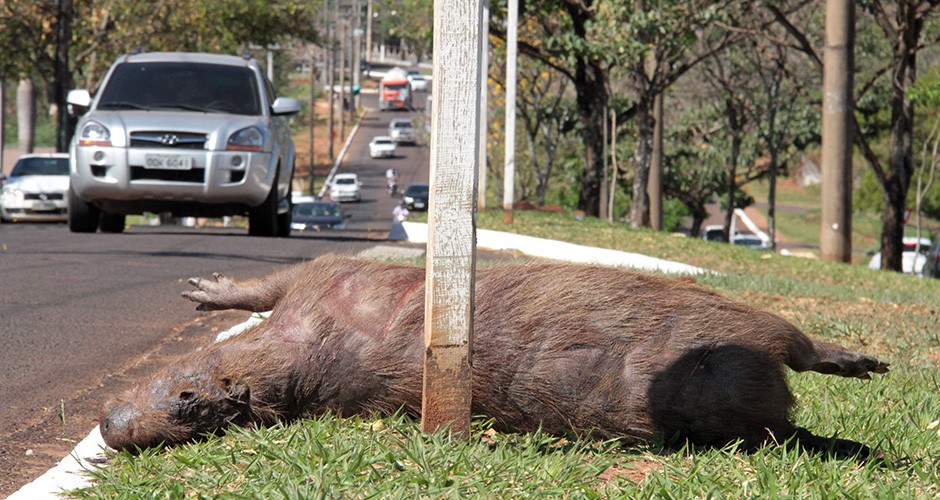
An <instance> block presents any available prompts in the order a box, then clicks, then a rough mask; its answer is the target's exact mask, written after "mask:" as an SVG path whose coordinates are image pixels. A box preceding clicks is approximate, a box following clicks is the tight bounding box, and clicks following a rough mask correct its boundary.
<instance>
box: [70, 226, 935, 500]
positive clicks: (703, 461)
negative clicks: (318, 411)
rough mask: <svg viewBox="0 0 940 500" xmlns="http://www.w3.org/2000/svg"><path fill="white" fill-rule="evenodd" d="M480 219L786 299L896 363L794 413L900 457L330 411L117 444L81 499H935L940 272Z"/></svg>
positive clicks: (800, 397)
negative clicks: (426, 424) (690, 444)
mask: <svg viewBox="0 0 940 500" xmlns="http://www.w3.org/2000/svg"><path fill="white" fill-rule="evenodd" d="M478 221H479V222H478V224H479V227H481V228H488V229H496V230H502V231H511V232H520V233H525V234H530V235H533V236H540V237H545V238H552V239H559V240H566V241H571V242H575V243H581V244H585V245H592V246H603V247H610V248H617V249H622V250H626V251H632V252H640V253H644V254H647V255H653V256H658V257H663V258H668V259H671V260H677V261H683V262H688V263H690V264H693V265H698V266H702V267H705V268H708V269H712V270H714V271H718V272H717V273H713V274H707V275H701V276H697V277H695V279H696V280H697V281H698V282H699V283H700V284H701V285H703V286H706V287H709V288H713V289H717V290H719V291H720V292H722V293H723V294H725V295H728V296H730V297H732V298H734V299H737V300H741V301H744V302H747V303H750V304H753V305H756V306H758V307H761V308H763V309H766V310H769V311H772V312H775V313H777V314H779V315H781V316H783V317H785V318H787V319H789V320H790V321H792V322H794V323H795V324H796V325H798V326H800V327H801V328H803V329H804V330H805V331H807V332H808V333H810V334H811V335H813V336H815V337H817V338H820V339H823V340H827V341H832V342H836V343H839V344H842V345H846V346H849V347H852V348H857V349H861V350H864V351H865V352H868V353H871V354H874V355H877V356H878V357H880V358H882V359H883V360H885V361H888V362H890V363H891V373H889V374H887V375H886V376H883V377H882V376H876V378H875V379H873V380H871V381H859V380H855V379H851V380H849V379H841V378H838V377H830V376H825V375H820V374H815V373H809V374H792V375H791V376H790V381H791V387H792V390H793V392H794V394H795V395H796V398H797V401H798V407H797V409H796V411H795V413H794V415H793V417H794V421H795V422H796V423H797V424H798V425H800V426H803V427H806V428H808V429H810V430H812V431H813V432H815V433H816V434H819V435H825V436H834V435H837V436H839V437H843V438H849V439H853V440H857V441H861V442H863V443H866V444H868V445H870V446H872V447H874V448H877V449H879V450H881V451H882V452H884V454H885V455H886V457H887V459H888V463H887V464H886V465H879V464H876V463H866V464H860V463H858V462H855V461H851V460H832V459H825V458H824V457H821V456H819V455H817V454H812V453H803V452H799V451H797V450H794V449H789V448H785V447H776V446H768V447H764V448H762V449H759V450H757V451H755V452H751V453H745V452H742V451H739V450H737V449H735V448H734V446H729V447H727V448H725V449H691V448H680V449H674V448H664V447H662V446H661V445H660V444H657V443H651V444H648V445H643V446H637V447H629V448H626V447H623V446H620V445H618V444H617V443H611V442H598V441H594V440H591V439H587V438H581V439H577V438H573V437H569V438H567V439H565V438H559V437H552V436H546V435H542V434H538V433H534V434H525V435H517V434H499V433H495V432H493V431H491V430H489V426H488V424H487V422H485V421H477V422H475V424H474V426H473V428H472V430H471V434H470V436H469V437H468V438H467V439H463V438H451V437H448V436H447V435H446V434H434V435H425V434H422V433H421V432H420V430H419V424H418V423H417V422H415V421H413V420H412V419H409V418H406V417H402V416H394V417H388V418H384V419H378V418H374V419H359V418H351V419H339V418H332V417H319V418H316V419H313V420H305V421H300V422H295V423H291V424H284V425H278V426H276V427H274V428H271V429H254V428H252V429H236V430H234V431H232V432H230V433H229V434H228V435H226V436H224V437H221V438H210V439H208V440H206V441H204V442H201V443H195V444H190V445H186V446H180V447H176V448H171V449H167V450H150V451H147V452H145V453H143V454H142V455H141V456H138V457H133V456H131V455H128V454H118V455H116V456H115V457H114V459H113V460H112V461H111V463H109V464H108V465H106V466H104V467H103V468H101V469H99V470H97V471H95V472H94V473H93V476H94V479H95V484H94V485H93V486H92V487H90V488H87V489H84V490H79V491H75V492H72V494H73V495H76V496H79V497H83V498H104V497H107V498H114V497H118V498H137V497H141V496H143V497H148V498H149V497H170V498H182V497H203V496H205V497H226V498H232V497H236V498H242V497H248V498H337V497H351V498H415V497H418V498H432V497H433V498H438V497H445V498H455V497H470V498H517V497H536V496H539V497H550V498H556V497H564V498H701V497H727V498H743V497H748V498H765V497H805V498H895V497H900V498H937V497H938V496H940V473H938V471H940V370H938V368H940V366H938V362H940V326H938V325H940V280H929V279H927V280H925V279H916V278H912V277H909V276H903V275H899V274H894V273H887V272H880V271H871V270H868V269H867V268H864V267H863V266H851V265H845V264H834V263H828V262H822V261H819V260H812V259H802V258H796V257H785V256H781V255H777V254H772V253H769V252H756V251H752V250H748V249H745V248H740V247H732V246H728V245H723V244H716V243H709V242H705V241H701V240H698V239H692V238H685V237H679V236H674V235H669V234H663V233H656V232H651V231H646V230H632V229H630V228H628V227H625V226H624V225H622V224H607V223H605V222H601V221H598V220H596V219H590V218H589V219H586V220H583V221H578V220H576V219H575V218H574V217H573V216H569V215H558V214H554V215H549V214H541V213H535V212H516V213H515V222H514V224H512V225H511V226H508V225H506V224H504V223H503V219H502V212H501V211H484V212H481V213H480V214H479V217H478Z"/></svg>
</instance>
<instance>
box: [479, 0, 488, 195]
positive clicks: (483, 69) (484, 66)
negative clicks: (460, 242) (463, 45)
mask: <svg viewBox="0 0 940 500" xmlns="http://www.w3.org/2000/svg"><path fill="white" fill-rule="evenodd" d="M482 4H483V23H482V24H481V25H480V40H481V41H480V131H479V134H480V147H479V151H478V154H479V160H477V161H478V162H479V165H478V167H477V168H479V172H477V210H485V209H486V140H487V138H488V137H489V134H488V133H487V128H486V125H487V123H488V122H489V120H487V113H488V112H489V110H488V109H487V106H488V105H489V103H488V102H487V101H488V98H489V80H490V77H489V68H490V2H489V0H482Z"/></svg>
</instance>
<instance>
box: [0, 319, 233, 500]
mask: <svg viewBox="0 0 940 500" xmlns="http://www.w3.org/2000/svg"><path fill="white" fill-rule="evenodd" d="M247 317H248V313H246V312H244V311H220V312H214V313H208V314H206V315H205V316H202V317H200V318H198V319H196V320H194V321H192V322H190V323H187V324H185V325H181V326H179V327H177V328H174V329H173V330H171V331H170V333H169V334H168V335H167V336H166V337H165V338H164V339H163V340H162V341H160V343H159V344H157V345H156V346H155V347H154V348H153V349H151V350H150V351H149V352H146V353H144V354H143V355H141V356H140V357H138V358H136V359H134V360H132V361H130V362H129V363H128V364H127V365H125V367H124V368H123V369H122V370H120V371H119V372H118V373H114V374H111V375H107V376H106V377H104V378H103V379H101V380H99V381H97V383H96V382H95V379H96V378H97V377H99V375H95V374H92V375H91V377H90V378H89V382H90V383H96V385H94V386H90V387H87V388H86V389H85V390H83V391H81V392H80V393H78V394H76V395H75V396H74V397H73V398H71V399H69V400H66V401H62V403H61V404H60V405H59V406H58V407H56V408H44V409H43V411H42V412H41V413H40V414H38V415H36V416H35V418H33V419H31V420H29V423H27V424H26V425H25V426H24V427H22V428H19V429H15V430H13V431H12V432H10V433H9V434H8V435H5V436H0V497H6V496H8V495H10V494H12V493H14V492H15V491H17V490H18V489H20V488H21V487H22V486H23V485H24V484H26V483H29V482H31V481H32V480H34V479H36V478H37V477H39V476H40V475H42V474H43V473H44V472H46V471H47V470H48V469H50V468H51V467H53V466H55V465H56V464H57V463H58V462H59V461H60V460H62V459H63V458H64V457H66V456H67V455H68V454H69V453H70V452H71V451H72V449H73V448H74V447H75V445H76V444H78V442H79V441H81V440H82V439H84V438H85V436H87V435H88V432H89V431H91V429H93V428H94V427H95V426H96V425H98V419H99V418H100V417H101V411H102V408H103V407H104V405H105V404H106V403H107V401H108V400H109V399H110V398H111V397H113V396H114V395H116V394H119V393H121V392H123V391H125V390H127V389H128V388H130V387H131V386H132V385H133V384H134V383H136V382H138V381H140V380H142V379H143V378H144V377H146V376H147V375H149V374H150V373H153V372H154V371H155V370H156V369H157V368H159V367H162V366H165V365H166V364H168V363H169V362H170V361H171V360H173V359H175V358H177V357H179V356H180V355H182V354H184V353H187V352H190V351H192V350H194V349H198V348H200V347H201V346H203V345H206V343H208V342H209V341H211V340H212V338H214V336H215V334H216V333H218V332H220V331H222V330H225V329H227V328H229V327H230V326H232V325H235V324H238V323H240V322H242V321H244V320H245V319H246V318H247Z"/></svg>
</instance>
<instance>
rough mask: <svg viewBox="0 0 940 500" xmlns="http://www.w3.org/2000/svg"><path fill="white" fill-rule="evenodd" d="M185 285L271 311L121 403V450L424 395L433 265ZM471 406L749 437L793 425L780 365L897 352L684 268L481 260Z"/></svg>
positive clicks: (212, 300)
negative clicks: (809, 328)
mask: <svg viewBox="0 0 940 500" xmlns="http://www.w3.org/2000/svg"><path fill="white" fill-rule="evenodd" d="M189 282H190V283H191V284H192V285H193V286H194V287H195V290H192V291H187V292H183V295H184V296H185V297H188V298H189V299H190V300H192V301H195V302H198V303H200V305H199V306H198V309H200V310H218V309H243V310H247V311H258V312H260V311H268V310H272V311H273V312H272V313H271V316H270V317H269V318H268V319H267V320H265V321H264V322H262V323H260V324H259V325H257V326H255V327H253V328H251V329H250V330H248V331H245V332H244V333H241V334H240V335H238V336H235V337H232V338H230V339H227V340H224V341H221V342H218V343H214V344H212V345H209V346H207V347H206V348H205V349H203V350H200V351H197V352H193V353H192V354H190V355H188V356H186V357H184V358H182V359H180V360H179V361H178V362H177V363H175V364H173V365H171V366H169V367H167V368H166V369H164V370H163V371H161V372H159V373H157V374H156V375H155V376H153V378H152V380H150V381H149V382H147V383H145V384H143V385H141V386H139V387H137V388H135V389H133V390H131V391H130V392H129V393H127V394H125V395H124V397H123V398H122V399H120V400H119V401H118V402H116V403H113V404H112V405H111V406H110V409H109V410H108V412H107V415H106V416H105V417H104V418H103V419H102V420H101V433H102V435H103V436H104V439H105V442H106V443H107V444H108V445H109V446H111V447H113V448H115V449H119V450H120V449H130V450H134V449H135V448H136V447H139V448H145V447H150V446H155V445H158V444H160V443H166V444H174V443H180V442H184V441H188V440H191V439H193V438H196V437H198V436H200V435H202V434H206V433H210V432H213V431H219V430H222V429H224V428H225V427H227V426H228V425H230V424H236V425H245V424H261V425H264V424H271V423H273V422H275V421H278V420H290V419H295V418H298V417H304V416H312V415H317V414H322V413H326V412H329V413H333V414H337V415H342V416H349V415H354V414H371V413H376V412H377V413H392V412H395V411H396V410H399V409H401V408H403V409H404V410H405V411H407V412H409V413H411V414H415V415H417V414H418V413H419V412H420V410H421V388H422V373H423V360H424V285H425V271H424V269H423V268H420V267H414V266H407V265H396V264H390V263H382V262H376V261H369V260H362V259H355V258H346V257H338V256H324V257H320V258H318V259H316V260H313V261H310V262H307V263H304V264H301V265H298V266H295V267H290V268H287V269H285V270H283V271H281V272H278V273H276V274H273V275H271V276H269V277H267V278H265V279H261V280H256V281H247V282H241V283H236V282H234V281H232V280H230V279H228V278H226V277H224V276H221V275H218V274H216V275H215V276H214V277H213V278H212V279H199V278H193V279H190V280H189ZM475 310H476V312H475V317H474V318H475V319H474V334H473V335H474V337H473V353H472V363H473V406H472V412H473V414H474V415H485V416H488V417H491V418H492V419H493V422H494V425H495V427H496V429H497V430H502V431H515V432H528V431H533V430H536V429H538V428H541V429H543V430H544V431H547V432H550V433H558V434H562V433H567V432H570V431H575V432H589V433H590V435H591V436H593V437H597V438H605V439H606V438H620V439H622V440H624V441H625V442H628V443H629V442H638V441H642V440H649V439H653V438H656V437H661V438H664V439H667V440H669V439H674V438H679V439H686V440H689V441H690V442H693V443H696V444H701V445H725V444H727V443H729V442H733V441H735V440H738V439H740V440H742V441H743V443H744V445H745V446H747V447H756V446H759V445H761V444H762V443H765V442H769V441H776V442H783V441H784V440H788V439H789V438H791V437H795V438H796V440H797V441H798V442H800V443H801V444H803V445H806V446H808V447H810V448H825V447H827V446H830V447H831V446H835V447H836V448H837V450H838V449H841V451H843V452H844V453H846V454H862V455H865V454H867V453H868V451H869V450H868V449H867V448H866V447H865V446H863V445H861V444H859V443H854V442H851V441H844V440H829V439H825V438H821V437H817V436H814V435H812V434H810V433H809V432H807V431H805V430H803V429H799V428H797V427H795V426H794V425H793V424H792V423H791V421H790V419H789V414H788V412H789V411H790V409H791V407H792V405H793V403H794V399H793V396H792V395H791V394H790V391H789V389H788V387H787V383H786V380H785V376H784V368H783V367H784V366H788V367H790V368H791V369H793V370H796V371H800V372H801V371H807V370H812V371H817V372H820V373H827V374H834V375H840V376H843V377H857V378H863V379H867V378H869V373H886V372H887V371H888V365H887V364H886V363H882V362H880V361H878V360H877V359H874V358H872V357H869V356H865V355H863V354H859V353H856V352H852V351H849V350H846V349H843V348H842V347H839V346H836V345H834V344H827V343H822V342H815V341H813V340H811V339H810V338H809V337H807V336H806V335H804V334H803V333H801V332H800V331H799V330H798V329H797V328H796V327H794V326H793V325H791V324H790V323H788V322H787V321H785V320H783V319H781V318H779V317H777V316H775V315H773V314H770V313H767V312H763V311H759V310H757V309H754V308H752V307H749V306H747V305H743V304H739V303H736V302H733V301H731V300H728V299H726V298H724V297H722V296H721V295H719V294H717V293H715V292H712V291H709V290H706V289H703V288H701V287H699V286H696V285H695V284H693V283H689V282H688V280H676V279H669V278H661V277H654V276H649V275H643V274H636V273H631V272H627V271H624V270H620V269H614V268H607V267H597V266H585V265H570V264H559V263H535V264H523V265H508V264H507V265H494V266H492V267H487V268H483V269H480V270H478V271H477V275H476V292H475Z"/></svg>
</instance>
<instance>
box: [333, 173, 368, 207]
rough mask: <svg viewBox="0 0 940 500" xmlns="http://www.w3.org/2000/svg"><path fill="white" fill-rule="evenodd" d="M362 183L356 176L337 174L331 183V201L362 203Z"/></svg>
mask: <svg viewBox="0 0 940 500" xmlns="http://www.w3.org/2000/svg"><path fill="white" fill-rule="evenodd" d="M361 187H362V183H361V182H359V176H358V175H356V174H336V175H334V176H333V181H332V182H330V199H332V200H333V201H340V202H342V201H362V190H361V189H360V188H361Z"/></svg>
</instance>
